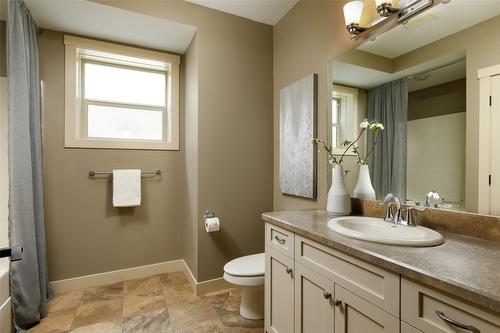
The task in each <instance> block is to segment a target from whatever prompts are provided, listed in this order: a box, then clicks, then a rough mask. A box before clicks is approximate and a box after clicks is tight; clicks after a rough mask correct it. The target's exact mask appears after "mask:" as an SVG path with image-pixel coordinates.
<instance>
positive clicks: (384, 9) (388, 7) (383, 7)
mask: <svg viewBox="0 0 500 333" xmlns="http://www.w3.org/2000/svg"><path fill="white" fill-rule="evenodd" d="M398 12H399V8H395V7H392V4H391V3H390V2H383V3H381V4H380V5H378V6H377V13H378V14H379V15H380V16H383V17H388V16H391V15H392V14H395V13H398Z"/></svg>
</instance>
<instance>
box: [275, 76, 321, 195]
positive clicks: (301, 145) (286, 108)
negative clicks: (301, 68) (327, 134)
mask: <svg viewBox="0 0 500 333" xmlns="http://www.w3.org/2000/svg"><path fill="white" fill-rule="evenodd" d="M317 88H318V75H317V74H311V75H309V76H307V77H305V78H303V79H301V80H299V81H297V82H295V83H293V84H291V85H289V86H287V87H285V88H283V89H281V91H280V147H279V149H280V175H279V177H280V178H279V179H280V191H281V193H284V194H290V195H295V196H300V197H305V198H310V199H314V198H316V147H315V145H313V144H312V139H314V138H315V137H316V119H317V108H318V107H317V104H318V103H317V100H318V89H317Z"/></svg>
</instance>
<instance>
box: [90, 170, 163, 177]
mask: <svg viewBox="0 0 500 333" xmlns="http://www.w3.org/2000/svg"><path fill="white" fill-rule="evenodd" d="M99 175H109V176H110V175H113V172H112V171H94V170H89V177H94V176H99ZM144 175H153V176H159V175H161V170H160V169H154V170H148V171H141V176H144Z"/></svg>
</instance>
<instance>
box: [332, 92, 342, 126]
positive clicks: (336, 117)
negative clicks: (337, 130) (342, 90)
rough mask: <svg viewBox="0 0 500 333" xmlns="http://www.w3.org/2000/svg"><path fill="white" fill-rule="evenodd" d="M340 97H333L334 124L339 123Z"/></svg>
mask: <svg viewBox="0 0 500 333" xmlns="http://www.w3.org/2000/svg"><path fill="white" fill-rule="evenodd" d="M339 111H340V99H337V98H334V99H332V124H338V123H339Z"/></svg>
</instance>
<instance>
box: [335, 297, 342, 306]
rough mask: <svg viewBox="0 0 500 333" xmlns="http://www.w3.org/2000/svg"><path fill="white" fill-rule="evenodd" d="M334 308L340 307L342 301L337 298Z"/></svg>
mask: <svg viewBox="0 0 500 333" xmlns="http://www.w3.org/2000/svg"><path fill="white" fill-rule="evenodd" d="M335 306H342V301H341V300H340V299H339V298H336V299H335Z"/></svg>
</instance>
